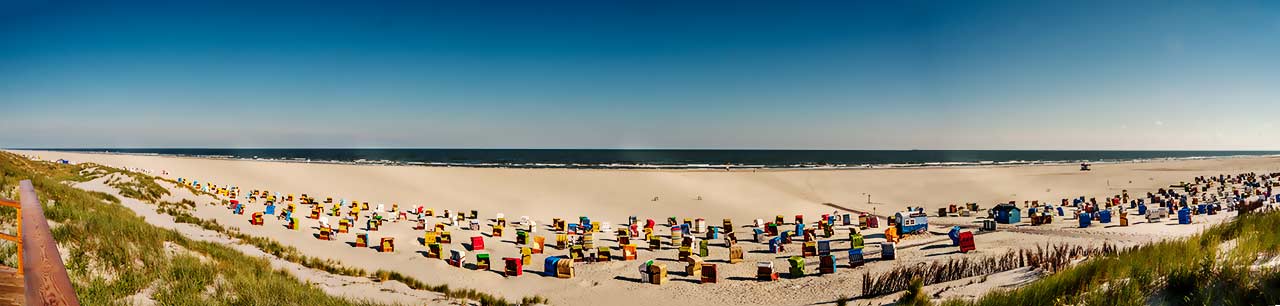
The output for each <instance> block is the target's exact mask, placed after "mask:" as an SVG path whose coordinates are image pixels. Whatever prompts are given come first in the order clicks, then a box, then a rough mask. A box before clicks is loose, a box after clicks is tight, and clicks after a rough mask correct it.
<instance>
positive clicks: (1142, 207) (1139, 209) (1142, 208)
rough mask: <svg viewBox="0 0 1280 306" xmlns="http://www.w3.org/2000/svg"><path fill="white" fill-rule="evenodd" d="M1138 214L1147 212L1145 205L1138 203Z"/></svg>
mask: <svg viewBox="0 0 1280 306" xmlns="http://www.w3.org/2000/svg"><path fill="white" fill-rule="evenodd" d="M1138 214H1139V215H1146V214H1147V206H1146V205H1138Z"/></svg>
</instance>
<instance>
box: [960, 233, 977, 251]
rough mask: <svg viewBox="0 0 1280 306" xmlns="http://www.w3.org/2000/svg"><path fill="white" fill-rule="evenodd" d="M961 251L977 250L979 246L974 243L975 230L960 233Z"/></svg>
mask: <svg viewBox="0 0 1280 306" xmlns="http://www.w3.org/2000/svg"><path fill="white" fill-rule="evenodd" d="M959 242H960V243H959V244H960V253H968V252H969V251H973V250H977V249H978V248H977V246H975V245H974V244H973V232H969V231H965V232H961V233H960V237H959Z"/></svg>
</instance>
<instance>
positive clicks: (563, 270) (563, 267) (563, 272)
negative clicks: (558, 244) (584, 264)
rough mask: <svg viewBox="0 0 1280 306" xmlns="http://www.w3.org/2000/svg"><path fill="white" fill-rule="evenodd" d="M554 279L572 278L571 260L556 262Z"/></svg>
mask: <svg viewBox="0 0 1280 306" xmlns="http://www.w3.org/2000/svg"><path fill="white" fill-rule="evenodd" d="M556 278H565V279H568V278H573V261H572V260H561V261H557V262H556Z"/></svg>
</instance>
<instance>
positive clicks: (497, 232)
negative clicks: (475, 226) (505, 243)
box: [491, 225, 502, 237]
mask: <svg viewBox="0 0 1280 306" xmlns="http://www.w3.org/2000/svg"><path fill="white" fill-rule="evenodd" d="M491 235H493V237H502V226H501V225H494V226H493V233H491Z"/></svg>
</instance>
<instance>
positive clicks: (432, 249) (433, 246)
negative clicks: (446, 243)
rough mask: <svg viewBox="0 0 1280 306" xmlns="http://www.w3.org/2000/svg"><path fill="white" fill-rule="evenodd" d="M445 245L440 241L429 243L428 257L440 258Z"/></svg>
mask: <svg viewBox="0 0 1280 306" xmlns="http://www.w3.org/2000/svg"><path fill="white" fill-rule="evenodd" d="M443 249H444V247H443V246H442V245H440V244H439V243H430V244H427V258H435V259H440V257H441V252H443Z"/></svg>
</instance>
